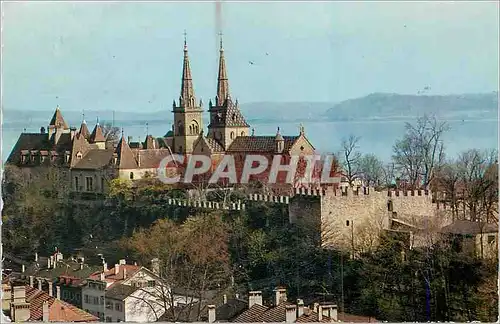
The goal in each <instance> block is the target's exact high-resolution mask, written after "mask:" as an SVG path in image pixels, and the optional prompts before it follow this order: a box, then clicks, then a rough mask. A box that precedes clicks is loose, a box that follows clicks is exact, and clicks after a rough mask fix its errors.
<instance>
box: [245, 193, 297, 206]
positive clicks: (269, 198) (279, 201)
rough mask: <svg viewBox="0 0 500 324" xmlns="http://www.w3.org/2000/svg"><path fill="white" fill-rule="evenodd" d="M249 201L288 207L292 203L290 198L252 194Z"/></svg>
mask: <svg viewBox="0 0 500 324" xmlns="http://www.w3.org/2000/svg"><path fill="white" fill-rule="evenodd" d="M248 200H250V201H264V202H270V203H277V204H285V205H288V204H289V203H290V196H272V195H261V194H250V195H249V196H248Z"/></svg>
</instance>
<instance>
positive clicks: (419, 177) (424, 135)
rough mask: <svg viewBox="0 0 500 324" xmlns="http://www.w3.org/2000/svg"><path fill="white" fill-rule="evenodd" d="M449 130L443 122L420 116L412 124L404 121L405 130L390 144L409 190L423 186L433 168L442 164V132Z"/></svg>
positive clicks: (434, 118)
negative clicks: (403, 133)
mask: <svg viewBox="0 0 500 324" xmlns="http://www.w3.org/2000/svg"><path fill="white" fill-rule="evenodd" d="M448 129H449V127H448V125H447V123H446V122H440V121H438V120H437V118H436V117H435V116H429V115H424V116H423V117H420V118H418V119H417V122H416V124H415V125H412V124H410V123H406V133H405V135H404V136H403V138H401V139H399V140H397V141H396V143H395V144H394V146H393V153H394V154H393V160H394V163H395V164H396V167H397V168H398V169H399V170H400V171H401V173H402V174H403V177H404V180H406V181H407V182H408V183H409V185H410V187H411V188H413V189H417V188H420V187H421V186H423V187H424V188H427V187H428V186H429V184H430V182H431V181H432V179H433V177H434V171H435V169H436V168H438V167H439V166H440V165H442V163H443V159H444V145H443V141H442V135H443V134H444V133H445V132H446V131H447V130H448Z"/></svg>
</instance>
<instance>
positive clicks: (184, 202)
mask: <svg viewBox="0 0 500 324" xmlns="http://www.w3.org/2000/svg"><path fill="white" fill-rule="evenodd" d="M167 204H168V205H173V206H181V207H194V208H202V209H212V210H245V204H243V203H241V201H238V202H237V203H229V204H226V205H224V204H223V203H221V202H215V201H200V200H189V199H173V198H169V199H168V201H167Z"/></svg>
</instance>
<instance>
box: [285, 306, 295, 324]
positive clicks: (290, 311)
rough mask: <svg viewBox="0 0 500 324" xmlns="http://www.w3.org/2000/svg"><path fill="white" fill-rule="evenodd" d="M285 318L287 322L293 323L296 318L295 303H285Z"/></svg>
mask: <svg viewBox="0 0 500 324" xmlns="http://www.w3.org/2000/svg"><path fill="white" fill-rule="evenodd" d="M285 309H286V313H285V318H286V320H285V321H286V322H287V323H295V321H296V320H297V306H296V305H286V306H285Z"/></svg>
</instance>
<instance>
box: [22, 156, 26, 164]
mask: <svg viewBox="0 0 500 324" xmlns="http://www.w3.org/2000/svg"><path fill="white" fill-rule="evenodd" d="M21 162H22V163H26V155H21Z"/></svg>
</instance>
